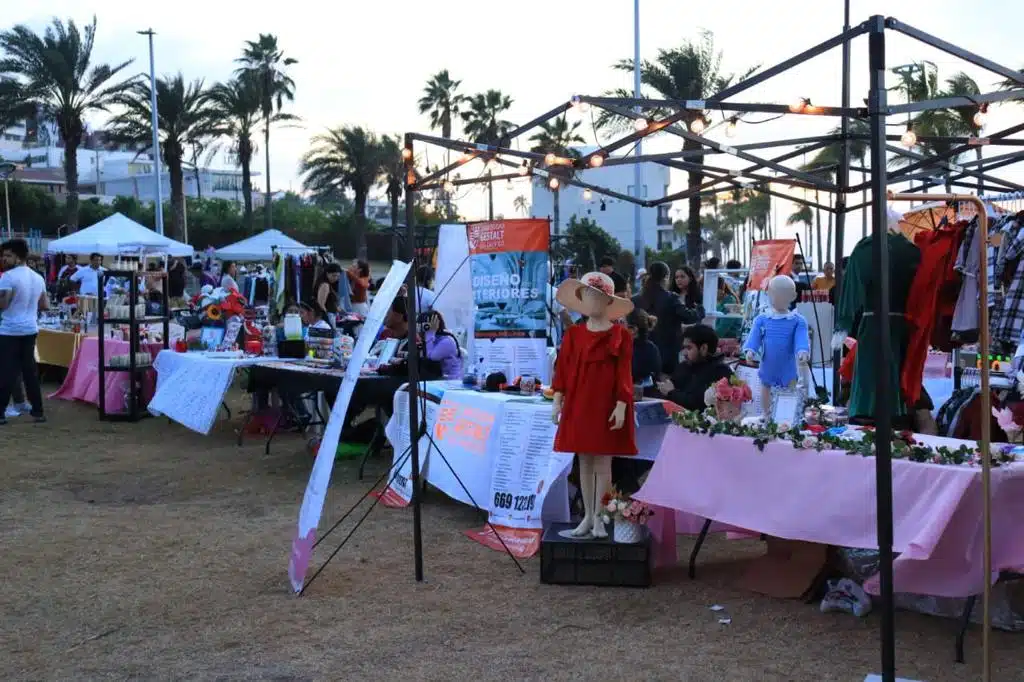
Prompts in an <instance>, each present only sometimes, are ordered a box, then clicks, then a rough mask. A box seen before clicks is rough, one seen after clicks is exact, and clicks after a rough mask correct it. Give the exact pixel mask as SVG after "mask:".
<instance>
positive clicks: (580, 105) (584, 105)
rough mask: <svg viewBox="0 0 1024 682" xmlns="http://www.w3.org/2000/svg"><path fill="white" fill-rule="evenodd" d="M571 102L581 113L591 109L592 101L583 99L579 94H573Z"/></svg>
mask: <svg viewBox="0 0 1024 682" xmlns="http://www.w3.org/2000/svg"><path fill="white" fill-rule="evenodd" d="M569 104H570V105H571V106H572V108H573V109H575V110H576V111H578V112H580V113H581V114H585V113H587V112H588V111H589V110H590V102H583V101H581V100H580V96H579V95H573V96H572V97H571V98H570V99H569Z"/></svg>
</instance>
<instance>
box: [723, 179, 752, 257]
mask: <svg viewBox="0 0 1024 682" xmlns="http://www.w3.org/2000/svg"><path fill="white" fill-rule="evenodd" d="M740 196H741V195H737V197H740ZM719 216H720V218H719V220H720V222H721V224H722V225H724V226H726V227H728V228H729V229H731V230H732V231H733V233H734V234H739V236H740V238H739V239H735V240H734V243H735V244H736V246H737V247H739V248H737V255H739V256H742V257H743V259H744V260H746V255H747V254H746V252H747V246H748V244H747V243H746V240H745V238H744V236H743V232H744V228H745V226H746V221H747V216H746V210H745V208H744V205H743V202H742V200H737V199H735V198H734V200H733V201H729V202H726V203H723V204H722V205H721V209H720V211H719Z"/></svg>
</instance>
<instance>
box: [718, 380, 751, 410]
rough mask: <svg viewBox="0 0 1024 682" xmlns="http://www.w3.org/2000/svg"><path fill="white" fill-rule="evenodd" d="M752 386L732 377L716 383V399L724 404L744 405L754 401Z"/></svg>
mask: <svg viewBox="0 0 1024 682" xmlns="http://www.w3.org/2000/svg"><path fill="white" fill-rule="evenodd" d="M753 397H754V396H753V394H752V393H751V392H750V386H749V385H747V382H745V381H743V380H742V379H740V378H738V377H736V376H732V377H729V378H728V379H719V380H718V382H717V383H715V399H716V400H719V401H721V402H724V403H734V404H737V405H739V404H743V403H745V402H748V401H750V400H752V399H753Z"/></svg>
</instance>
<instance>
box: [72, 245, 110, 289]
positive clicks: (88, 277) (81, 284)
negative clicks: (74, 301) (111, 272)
mask: <svg viewBox="0 0 1024 682" xmlns="http://www.w3.org/2000/svg"><path fill="white" fill-rule="evenodd" d="M101 274H103V256H101V255H100V254H98V253H94V254H92V255H90V256H89V267H87V268H78V270H76V271H75V274H73V275H71V281H72V282H77V283H78V293H79V294H80V295H82V296H98V295H99V291H100V275H101Z"/></svg>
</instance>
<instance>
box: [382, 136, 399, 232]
mask: <svg viewBox="0 0 1024 682" xmlns="http://www.w3.org/2000/svg"><path fill="white" fill-rule="evenodd" d="M380 157H381V172H382V173H383V174H384V188H385V192H386V193H387V195H388V200H389V201H390V202H391V227H392V228H397V227H398V202H399V200H400V199H401V198H402V179H403V178H404V177H405V160H404V159H402V142H401V140H399V139H398V138H397V137H391V136H389V135H385V136H384V137H382V138H381V140H380Z"/></svg>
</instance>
